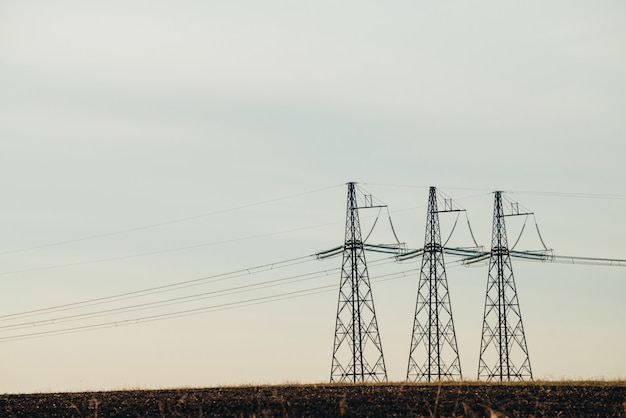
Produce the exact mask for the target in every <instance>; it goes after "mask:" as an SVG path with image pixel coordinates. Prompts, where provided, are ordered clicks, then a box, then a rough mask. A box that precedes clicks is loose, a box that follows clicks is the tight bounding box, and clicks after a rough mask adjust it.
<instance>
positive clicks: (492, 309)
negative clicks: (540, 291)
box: [478, 192, 533, 381]
mask: <svg viewBox="0 0 626 418" xmlns="http://www.w3.org/2000/svg"><path fill="white" fill-rule="evenodd" d="M516 215H527V214H526V213H519V211H516V212H514V213H513V214H512V215H505V214H504V211H503V208H502V193H501V192H495V203H494V213H493V234H492V242H491V254H490V257H489V277H488V280H487V293H486V297H485V311H484V316H483V331H482V340H481V343H480V358H479V363H478V379H479V380H481V379H482V380H487V381H514V380H532V378H533V374H532V370H531V367H530V358H529V356H528V348H527V346H526V337H525V336H524V326H523V324H522V313H521V311H520V306H519V301H518V298H517V290H516V288H515V280H514V278H513V267H512V265H511V254H510V252H509V248H508V243H507V237H506V228H505V224H504V218H505V216H516Z"/></svg>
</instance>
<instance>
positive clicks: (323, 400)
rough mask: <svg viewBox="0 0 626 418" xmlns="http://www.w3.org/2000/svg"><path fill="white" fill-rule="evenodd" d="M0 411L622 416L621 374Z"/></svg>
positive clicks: (164, 397)
mask: <svg viewBox="0 0 626 418" xmlns="http://www.w3.org/2000/svg"><path fill="white" fill-rule="evenodd" d="M0 416H1V417H82V418H85V417H94V418H95V417H98V418H102V417H137V416H149V417H218V416H219V417H224V416H230V417H326V416H342V417H365V416H371V417H386V416H389V417H391V416H394V417H404V416H407V417H531V416H532V417H552V416H567V417H626V381H623V380H622V381H536V382H517V383H490V384H485V383H484V382H470V381H467V382H442V383H427V384H414V383H408V384H407V383H381V384H356V385H344V384H314V385H305V384H285V385H263V386H239V387H217V388H207V389H190V388H186V389H170V390H126V391H113V392H86V393H57V394H54V393H51V394H25V395H4V396H0Z"/></svg>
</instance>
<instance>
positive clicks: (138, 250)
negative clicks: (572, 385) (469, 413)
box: [0, 0, 626, 393]
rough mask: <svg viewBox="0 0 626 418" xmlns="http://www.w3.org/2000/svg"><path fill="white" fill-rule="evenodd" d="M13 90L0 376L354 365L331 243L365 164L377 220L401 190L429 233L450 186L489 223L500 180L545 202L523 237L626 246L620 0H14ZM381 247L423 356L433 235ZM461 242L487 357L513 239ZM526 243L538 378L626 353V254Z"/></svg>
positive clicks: (398, 355)
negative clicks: (485, 319)
mask: <svg viewBox="0 0 626 418" xmlns="http://www.w3.org/2000/svg"><path fill="white" fill-rule="evenodd" d="M0 92H1V94H0V147H1V152H0V174H1V175H0V190H1V191H2V200H1V202H2V204H1V205H0V231H1V232H0V353H1V355H0V392H4V393H21V392H40V391H45V392H49V391H50V392H52V391H54V392H57V391H84V390H113V389H128V388H170V387H205V386H216V385H238V384H260V383H263V384H265V383H286V382H299V383H318V382H326V381H328V379H329V377H330V366H331V359H332V357H331V356H332V344H333V332H334V323H335V317H336V307H337V286H338V284H339V277H340V276H339V271H338V268H339V267H340V266H341V258H337V257H336V258H331V259H328V260H323V261H319V260H316V259H315V257H311V255H313V254H315V253H317V252H319V251H323V250H326V249H328V248H332V247H335V246H337V245H341V244H342V243H343V239H344V222H345V214H346V190H347V188H346V183H347V182H358V183H359V187H360V188H361V189H362V190H365V191H366V193H371V194H372V195H373V196H375V197H376V199H378V201H380V202H383V203H384V204H386V205H388V209H387V210H388V212H387V210H383V211H381V212H380V214H379V213H378V211H377V210H375V209H368V210H363V211H362V213H361V214H360V216H361V222H362V225H361V226H362V229H363V231H364V234H365V232H369V230H370V229H371V228H372V225H373V224H374V221H375V219H376V218H377V216H379V221H378V222H377V223H376V228H375V230H374V233H373V234H372V236H371V239H370V241H369V242H387V243H388V242H393V241H395V239H394V238H393V236H392V234H391V227H390V226H389V222H388V215H389V216H390V217H391V218H392V220H393V226H394V229H395V230H396V232H397V235H398V237H399V239H400V240H401V241H402V242H405V243H406V245H407V247H409V248H419V247H420V246H421V245H422V243H423V240H424V225H425V212H426V204H427V198H428V187H429V186H436V187H437V188H438V190H440V191H441V192H443V193H445V195H447V196H449V197H451V198H453V199H454V200H455V201H456V202H457V204H458V205H459V206H461V207H463V208H465V209H466V210H467V212H466V213H467V216H468V218H469V220H470V222H471V225H472V230H473V231H474V235H475V236H476V239H477V241H478V242H479V244H481V245H483V246H485V248H487V249H488V248H489V243H490V237H491V224H492V214H493V193H492V192H493V191H495V190H501V191H504V192H505V196H506V198H507V199H509V200H511V201H516V202H519V203H520V204H521V205H523V207H525V208H528V210H529V211H532V212H534V214H535V217H534V218H532V217H530V218H529V219H527V225H526V227H525V228H524V231H523V235H522V239H520V242H519V244H518V247H516V248H518V249H538V248H541V246H540V241H539V238H538V235H537V233H536V229H535V227H534V221H535V219H536V221H537V225H538V226H539V230H540V231H541V237H542V238H543V240H544V241H545V243H546V245H547V246H548V247H549V248H551V249H553V250H554V253H555V254H558V255H576V256H588V257H604V258H615V259H626V244H625V243H624V236H625V234H626V224H625V221H624V213H625V212H626V189H625V187H624V184H625V180H626V174H625V171H624V164H623V161H624V155H626V141H624V138H625V134H626V118H624V112H625V110H626V4H624V2H621V1H601V2H586V1H570V0H568V1H564V0H563V1H553V2H548V3H546V2H539V1H531V2H524V3H523V4H522V3H510V2H508V3H503V2H497V1H478V2H462V1H444V2H437V3H428V2H408V1H395V2H356V1H344V2H339V3H337V2H329V1H316V2H293V1H278V0H269V1H265V2H252V1H245V0H240V1H229V2H205V1H194V0H182V1H177V2H166V1H124V2H121V1H109V2H99V3H95V2H80V1H58V2H54V4H53V3H51V2H45V1H30V2H22V1H10V0H5V1H2V2H0ZM455 219H456V215H454V214H442V216H441V229H442V236H445V237H447V236H448V235H449V233H450V231H451V230H452V228H453V225H454V223H455ZM525 219H526V217H512V218H507V227H508V233H509V241H510V242H511V243H512V242H513V241H514V239H517V236H519V234H520V231H521V230H522V228H523V225H524V221H525ZM450 242H451V245H452V244H454V245H458V246H467V245H470V244H471V242H470V237H469V235H468V229H467V227H466V222H465V220H464V217H463V216H462V217H461V218H459V222H458V226H457V227H456V228H455V229H454V235H453V237H452V239H451V241H450ZM367 257H368V261H369V263H370V265H369V274H370V278H371V279H372V292H373V295H374V303H375V307H376V312H377V318H378V323H379V329H380V333H381V342H382V345H383V350H384V355H385V361H386V365H387V372H388V376H389V379H390V380H392V381H402V380H404V378H405V376H406V365H407V362H408V350H409V344H410V338H411V329H412V320H413V312H414V309H415V298H416V294H417V284H418V275H417V272H415V269H417V268H419V260H413V262H412V263H410V262H405V263H396V262H393V261H392V260H389V259H385V256H384V255H381V254H368V256H367ZM287 260H296V261H293V262H287V263H283V262H284V261H287ZM446 261H447V263H448V269H447V273H448V282H449V288H450V297H451V301H452V309H453V314H454V320H455V327H456V333H457V339H458V345H459V353H460V359H461V367H462V372H463V376H464V377H465V378H466V379H470V380H472V379H476V376H477V367H478V352H479V344H480V336H481V324H482V313H483V308H484V298H485V294H484V293H485V286H486V280H487V266H486V265H484V264H481V265H477V266H473V267H471V268H468V267H463V266H459V264H458V263H455V259H453V258H450V259H449V260H448V259H446ZM261 266H269V267H261ZM270 267H271V268H270ZM513 269H514V272H515V280H516V284H517V290H518V296H519V300H520V308H521V311H522V316H523V320H524V327H525V331H526V339H527V343H528V349H529V352H530V360H531V365H532V369H533V374H534V377H535V379H598V378H599V379H624V378H626V358H625V357H624V355H623V353H624V352H626V332H624V329H625V328H626V304H624V295H625V294H626V276H625V273H626V270H624V268H623V267H611V266H583V265H568V264H557V263H533V262H520V261H516V260H514V261H513ZM233 272H239V273H233ZM220 275H222V276H220ZM203 278H205V280H197V279H203ZM388 279H393V280H388ZM192 280H197V281H195V282H188V281H192ZM181 282H188V283H187V284H188V285H191V284H194V286H187V287H182V286H178V287H166V288H160V290H161V292H160V293H156V290H154V291H152V293H151V294H141V295H138V294H133V295H134V296H141V297H135V298H127V299H117V300H110V299H109V300H107V302H109V303H107V304H100V305H86V306H85V305H71V306H66V305H67V304H72V303H76V302H82V301H87V300H93V299H97V298H104V297H108V296H111V295H119V294H126V293H129V292H136V291H140V290H144V289H151V288H156V287H160V286H168V285H170V284H174V283H181ZM307 289H315V290H309V291H307ZM165 290H168V292H165ZM211 292H212V293H211ZM216 292H217V293H216ZM294 292H301V293H294ZM307 292H308V293H307ZM194 295H197V296H198V299H195V300H189V299H184V301H185V302H186V303H184V304H182V303H179V304H173V303H174V302H175V300H174V298H183V297H190V296H194ZM199 295H203V296H202V297H203V298H202V299H200V296H199ZM280 295H282V296H280ZM129 296H132V295H129ZM295 296H298V297H295ZM208 297H210V298H208ZM261 298H265V299H261ZM165 299H168V300H171V302H169V303H171V304H169V305H165V306H162V305H159V306H156V307H155V306H150V305H143V306H139V305H142V304H147V303H151V302H155V301H158V300H165ZM277 299H280V300H277ZM178 301H179V302H180V301H182V300H178ZM245 301H248V302H245ZM260 302H264V303H260ZM131 305H132V306H133V307H134V308H133V309H138V308H140V307H143V308H149V309H143V310H126V311H121V312H120V311H117V313H116V314H115V315H105V314H106V313H107V312H105V311H106V310H108V309H114V308H121V307H124V306H131ZM56 306H65V308H74V309H65V310H57V311H51V310H47V311H38V312H37V314H38V315H37V316H23V315H22V316H16V314H22V313H24V312H27V311H32V310H40V309H47V308H51V307H56ZM192 309H196V310H200V313H199V314H194V315H188V316H183V317H176V318H166V319H163V318H157V316H158V315H163V314H168V313H175V312H182V311H188V310H192ZM203 310H204V311H203ZM96 312H99V313H98V314H97V315H99V316H95V314H94V313H96ZM194 312H195V313H197V311H194ZM88 313H92V314H94V316H73V315H81V314H82V315H85V314H88ZM108 313H111V312H108ZM139 317H142V318H146V317H151V318H153V319H160V320H154V321H138V320H136V318H139ZM99 323H106V324H113V326H110V327H106V328H101V329H88V330H81V329H75V330H74V331H76V332H70V333H61V334H59V333H56V334H55V333H54V331H57V332H58V331H59V330H63V329H67V328H77V327H83V326H87V327H88V326H90V325H94V324H99ZM48 331H52V332H53V334H52V335H47V336H44V337H41V338H28V339H18V340H15V339H14V338H12V337H15V336H25V335H27V334H31V333H39V332H48ZM77 331H81V332H77ZM83 331H84V332H83Z"/></svg>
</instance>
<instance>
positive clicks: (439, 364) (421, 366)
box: [406, 187, 462, 382]
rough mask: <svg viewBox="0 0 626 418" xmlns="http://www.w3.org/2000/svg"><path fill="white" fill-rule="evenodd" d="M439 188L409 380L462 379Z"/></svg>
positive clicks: (432, 205)
mask: <svg viewBox="0 0 626 418" xmlns="http://www.w3.org/2000/svg"><path fill="white" fill-rule="evenodd" d="M457 211H458V210H453V209H452V207H450V208H449V210H448V208H446V210H443V211H438V210H437V191H436V189H435V188H434V187H431V188H430V192H429V198H428V211H427V215H426V237H425V240H424V249H423V256H422V268H421V272H420V278H419V286H418V290H417V302H416V305H415V317H414V321H413V336H412V338H411V350H410V352H409V366H408V370H407V377H406V379H407V381H429V382H430V381H436V380H443V379H454V378H459V379H460V378H462V376H461V362H460V360H459V352H458V349H457V343H456V334H455V331H454V321H453V318H452V306H451V304H450V294H449V292H448V280H447V277H446V267H445V263H444V259H443V247H442V245H441V231H440V229H439V213H440V212H457Z"/></svg>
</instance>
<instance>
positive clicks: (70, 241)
mask: <svg viewBox="0 0 626 418" xmlns="http://www.w3.org/2000/svg"><path fill="white" fill-rule="evenodd" d="M340 186H342V185H334V186H329V187H323V188H321V189H315V190H310V191H307V192H302V193H296V194H292V195H288V196H283V197H277V198H274V199H269V200H264V201H261V202H256V203H250V204H246V205H241V206H235V207H232V208H227V209H221V210H217V211H213V212H208V213H202V214H199V215H192V216H186V217H184V218H177V219H171V220H169V221H163V222H157V223H153V224H147V225H141V226H137V227H133V228H127V229H121V230H117V231H113V232H105V233H102V234H95V235H89V236H86V237H82V238H73V239H69V240H63V241H56V242H51V243H48V244H41V245H34V246H30V247H23V248H17V249H14V250H8V251H2V252H0V256H1V255H6V254H14V253H19V252H24V251H30V250H37V249H41V248H48V247H55V246H58V245H65V244H71V243H75V242H81V241H88V240H93V239H98V238H104V237H109V236H112V235H120V234H127V233H130V232H136V231H142V230H146V229H152V228H157V227H160V226H165V225H171V224H175V223H180V222H187V221H191V220H194V219H199V218H205V217H207V216H212V215H218V214H222V213H227V212H232V211H236V210H241V209H247V208H250V207H254V206H261V205H266V204H268V203H274V202H278V201H281V200H287V199H292V198H294V197H299V196H304V195H308V194H312V193H318V192H321V191H325V190H329V189H334V188H337V187H340Z"/></svg>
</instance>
